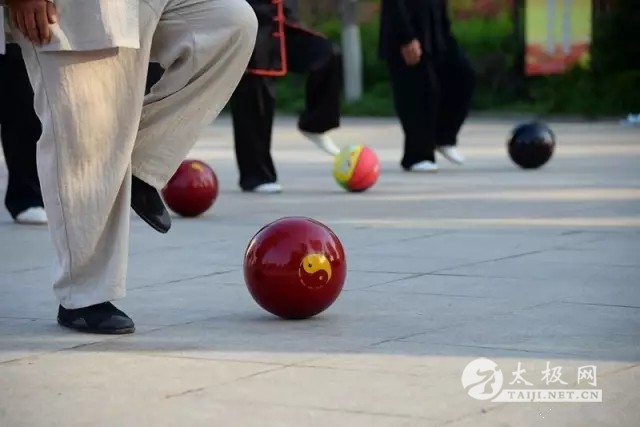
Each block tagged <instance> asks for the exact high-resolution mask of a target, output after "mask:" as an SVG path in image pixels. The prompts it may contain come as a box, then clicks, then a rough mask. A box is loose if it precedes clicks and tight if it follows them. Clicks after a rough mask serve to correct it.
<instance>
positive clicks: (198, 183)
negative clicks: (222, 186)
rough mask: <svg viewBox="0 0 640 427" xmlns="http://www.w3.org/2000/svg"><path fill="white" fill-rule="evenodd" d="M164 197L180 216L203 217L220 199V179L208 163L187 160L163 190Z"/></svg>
mask: <svg viewBox="0 0 640 427" xmlns="http://www.w3.org/2000/svg"><path fill="white" fill-rule="evenodd" d="M162 197H163V199H164V201H165V203H166V204H167V206H168V207H169V209H171V210H172V211H174V212H175V213H177V214H178V215H180V216H184V217H196V216H199V215H202V214H203V213H204V212H206V211H207V210H208V209H209V208H210V207H211V206H212V205H213V203H214V202H215V201H216V199H217V198H218V177H217V176H216V174H215V172H214V171H213V169H211V168H210V167H209V165H207V164H206V163H204V162H202V161H200V160H185V161H183V162H182V163H181V164H180V166H179V167H178V170H177V171H176V172H175V173H174V174H173V176H172V177H171V179H170V180H169V182H168V183H167V185H166V186H165V187H164V188H163V189H162Z"/></svg>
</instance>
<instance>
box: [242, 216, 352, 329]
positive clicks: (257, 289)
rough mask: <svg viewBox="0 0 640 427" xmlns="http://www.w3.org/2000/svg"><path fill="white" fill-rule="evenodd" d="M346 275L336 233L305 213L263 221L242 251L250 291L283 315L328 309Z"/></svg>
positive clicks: (309, 314) (263, 304) (291, 316)
mask: <svg viewBox="0 0 640 427" xmlns="http://www.w3.org/2000/svg"><path fill="white" fill-rule="evenodd" d="M346 276H347V261H346V258H345V253H344V248H343V247H342V243H341V242H340V240H339V239H338V237H337V236H336V235H335V233H334V232H333V231H332V230H331V229H330V228H329V227H327V226H326V225H324V224H322V223H320V222H318V221H316V220H314V219H311V218H306V217H286V218H281V219H279V220H277V221H274V222H272V223H270V224H267V225H266V226H264V227H263V228H262V229H260V231H258V233H257V234H256V235H255V236H254V237H253V238H252V239H251V241H250V242H249V245H248V247H247V250H246V252H245V256H244V278H245V282H246V285H247V288H248V289H249V293H250V294H251V296H252V297H253V299H254V300H255V301H256V303H258V305H260V306H261V307H262V308H264V309H265V310H266V311H268V312H270V313H272V314H274V315H276V316H279V317H282V318H284V319H306V318H309V317H312V316H315V315H316V314H318V313H321V312H323V311H324V310H326V309H327V308H329V306H331V305H332V304H333V303H334V302H335V300H336V299H337V298H338V296H339V295H340V292H341V291H342V288H343V286H344V281H345V278H346Z"/></svg>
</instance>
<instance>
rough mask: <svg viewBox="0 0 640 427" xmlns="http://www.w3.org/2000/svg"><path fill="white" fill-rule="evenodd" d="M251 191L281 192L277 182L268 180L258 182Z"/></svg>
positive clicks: (263, 192) (264, 192)
mask: <svg viewBox="0 0 640 427" xmlns="http://www.w3.org/2000/svg"><path fill="white" fill-rule="evenodd" d="M251 192H252V193H262V194H275V193H282V186H281V185H280V184H278V183H277V182H268V183H266V184H260V185H258V186H257V187H256V188H254V189H253V190H251Z"/></svg>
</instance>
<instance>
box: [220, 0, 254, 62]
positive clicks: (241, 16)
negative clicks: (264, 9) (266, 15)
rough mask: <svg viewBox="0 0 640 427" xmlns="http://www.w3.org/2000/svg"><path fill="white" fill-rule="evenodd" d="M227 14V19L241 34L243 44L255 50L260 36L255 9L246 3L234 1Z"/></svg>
mask: <svg viewBox="0 0 640 427" xmlns="http://www.w3.org/2000/svg"><path fill="white" fill-rule="evenodd" d="M227 13H228V14H227V16H226V18H227V19H228V21H229V23H230V25H231V26H232V27H233V29H234V30H236V32H237V33H239V35H240V41H241V43H242V44H246V45H247V46H248V47H250V49H251V50H253V48H254V45H255V42H256V36H257V34H258V18H257V17H256V14H255V12H254V11H253V8H251V6H250V5H249V3H248V2H246V1H232V2H230V3H229V10H228V12H227Z"/></svg>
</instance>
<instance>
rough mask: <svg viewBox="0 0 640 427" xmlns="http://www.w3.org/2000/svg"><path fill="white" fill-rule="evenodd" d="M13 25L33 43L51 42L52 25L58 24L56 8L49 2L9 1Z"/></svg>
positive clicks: (43, 0) (40, 0)
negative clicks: (50, 28) (50, 27)
mask: <svg viewBox="0 0 640 427" xmlns="http://www.w3.org/2000/svg"><path fill="white" fill-rule="evenodd" d="M7 3H8V4H9V13H10V16H11V23H12V24H13V25H14V26H15V27H16V28H17V29H18V30H19V31H20V32H21V33H22V34H23V35H24V36H25V37H26V38H27V39H29V40H30V41H31V42H32V43H34V44H37V45H43V44H47V43H49V42H50V41H51V32H50V30H49V25H50V24H55V23H56V22H58V12H57V11H56V6H55V5H54V4H53V3H51V2H49V1H47V0H8V1H7Z"/></svg>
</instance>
